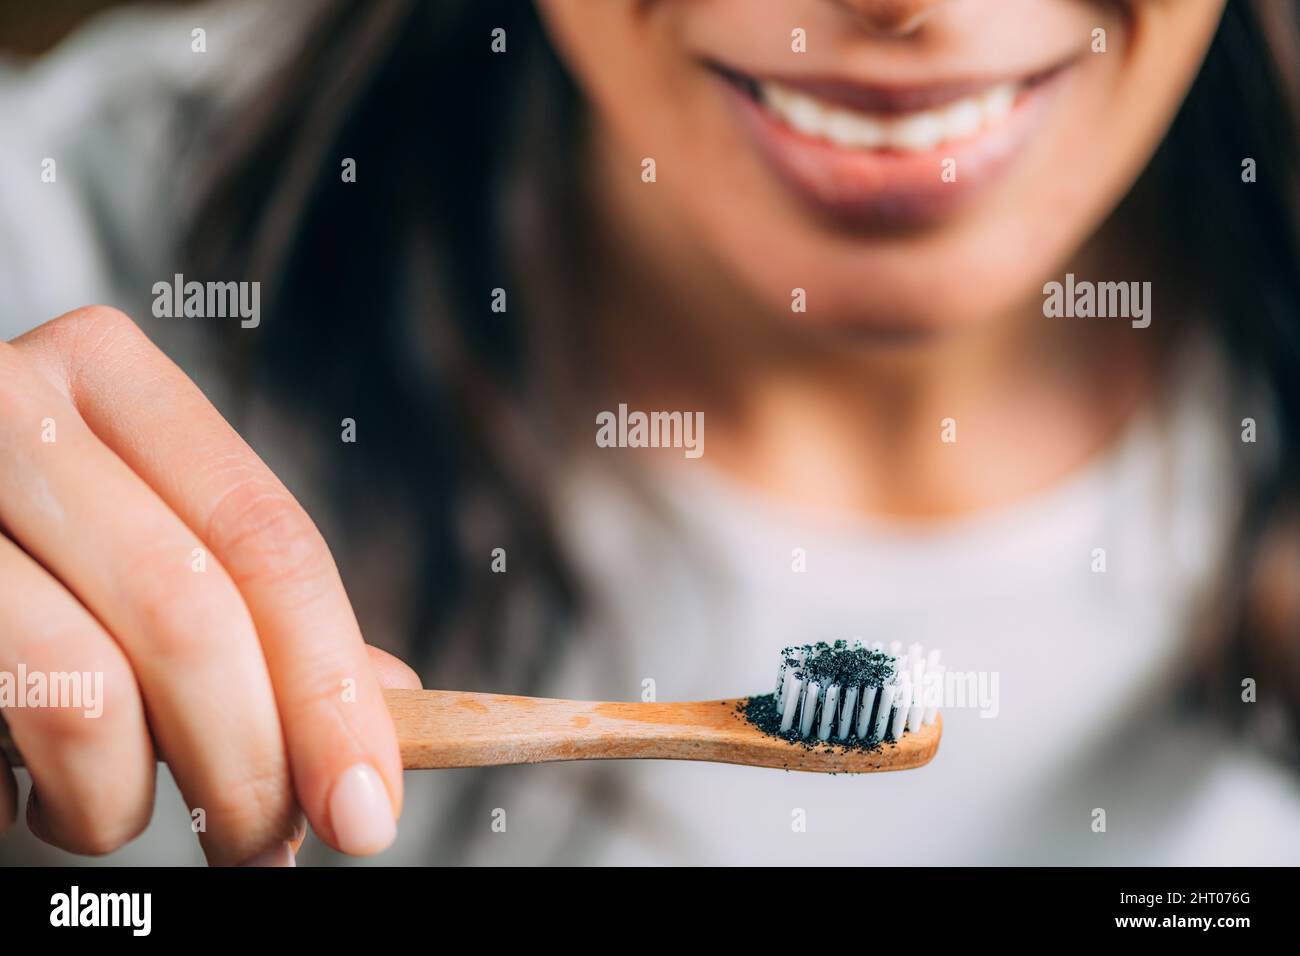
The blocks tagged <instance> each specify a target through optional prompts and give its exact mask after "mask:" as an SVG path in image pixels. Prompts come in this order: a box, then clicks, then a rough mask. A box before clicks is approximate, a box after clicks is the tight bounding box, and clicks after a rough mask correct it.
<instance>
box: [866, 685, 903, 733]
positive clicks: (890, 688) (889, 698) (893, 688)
mask: <svg viewBox="0 0 1300 956" xmlns="http://www.w3.org/2000/svg"><path fill="white" fill-rule="evenodd" d="M897 693H898V685H897V684H886V685H885V686H884V687H882V688H880V707H879V709H878V710H877V712H876V726H875V727H874V728H873V729H872V731H871V736H872V737H874V738H875V739H876V740H882V739H884V736H885V728H886V726H887V725H888V723H889V711H890V708H892V707H893V706H894V695H895V694H897Z"/></svg>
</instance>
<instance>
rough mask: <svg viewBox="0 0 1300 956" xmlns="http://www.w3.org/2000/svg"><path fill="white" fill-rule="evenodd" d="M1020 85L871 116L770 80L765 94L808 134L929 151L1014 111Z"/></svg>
mask: <svg viewBox="0 0 1300 956" xmlns="http://www.w3.org/2000/svg"><path fill="white" fill-rule="evenodd" d="M1018 92H1019V86H1018V84H1015V83H1003V84H1001V85H999V86H994V87H990V88H989V89H987V90H984V91H983V92H981V93H978V94H976V95H974V96H968V97H965V98H964V99H960V100H956V101H954V102H952V103H949V104H948V105H947V106H944V107H942V108H939V109H933V110H918V111H916V112H913V113H898V114H880V113H877V114H868V113H859V112H856V111H853V110H847V109H845V108H843V107H841V106H837V105H834V104H832V103H828V102H826V101H824V100H819V99H817V98H816V97H812V96H809V95H808V94H806V93H801V92H799V91H797V90H794V89H792V88H791V87H788V86H782V85H781V84H779V83H772V82H765V83H763V84H761V85H760V87H759V96H760V98H761V100H762V102H763V103H764V104H765V105H766V106H767V108H768V109H769V110H770V111H771V112H772V113H774V114H775V115H776V116H777V117H779V118H780V119H781V120H782V121H784V122H785V123H786V125H788V126H790V127H791V128H792V129H794V130H797V131H798V132H800V133H803V134H804V135H805V136H814V137H817V138H820V139H825V140H829V141H830V142H832V143H834V144H835V145H837V146H844V147H848V148H850V149H879V148H882V147H888V148H891V149H897V150H903V151H905V152H924V151H926V150H931V149H934V148H935V147H936V146H938V145H939V144H940V143H946V142H950V141H952V140H957V139H966V138H967V137H970V136H973V135H975V134H976V133H978V132H979V131H980V130H982V129H985V128H986V127H989V126H992V125H993V124H994V123H996V122H998V121H999V120H1001V119H1003V118H1004V117H1005V116H1006V115H1007V114H1008V113H1010V112H1011V109H1012V107H1013V106H1014V105H1015V101H1016V94H1017V93H1018Z"/></svg>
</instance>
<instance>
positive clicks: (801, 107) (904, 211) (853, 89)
mask: <svg viewBox="0 0 1300 956" xmlns="http://www.w3.org/2000/svg"><path fill="white" fill-rule="evenodd" d="M1068 65H1069V64H1068V63H1064V64H1061V65H1058V66H1055V67H1052V68H1050V69H1047V70H1043V71H1041V72H1038V73H1035V74H1031V75H1028V76H1025V77H1023V78H1019V79H1005V78H1004V79H999V80H993V81H984V82H976V81H971V82H965V81H963V82H953V83H944V84H934V85H929V86H916V87H906V88H904V87H886V86H872V85H866V84H858V83H852V82H845V81H841V80H827V79H812V80H805V79H789V78H775V77H757V76H749V75H746V74H743V73H740V72H737V71H735V70H732V69H728V68H723V67H717V66H714V70H715V72H716V73H717V74H718V75H719V76H720V77H721V78H722V79H723V80H724V82H725V84H726V86H727V88H728V89H729V100H730V101H731V102H732V105H733V107H734V109H735V111H736V112H737V113H738V115H739V118H740V121H741V126H742V127H743V128H744V130H745V131H746V133H747V134H748V138H749V139H750V141H751V143H752V144H753V145H754V146H755V148H756V150H757V152H758V153H759V155H760V156H761V158H762V159H763V160H764V161H765V162H766V164H767V165H768V166H769V167H771V168H772V169H773V170H774V171H775V172H776V174H777V175H778V177H779V178H780V179H781V180H782V181H783V182H784V183H785V184H786V186H787V187H789V188H790V189H791V190H792V191H793V192H795V193H796V194H797V195H798V196H800V197H801V198H802V199H803V200H804V201H805V202H807V203H809V204H811V205H813V206H815V207H817V208H818V209H819V210H821V211H822V212H825V213H827V214H830V215H832V216H833V217H835V218H836V219H837V220H839V221H841V222H846V223H849V224H852V225H859V226H880V225H885V226H896V225H920V224H925V223H929V222H933V221H935V220H936V219H939V218H943V217H945V216H948V215H950V214H952V213H953V212H955V211H956V210H958V209H959V208H961V207H963V206H964V205H966V204H967V203H968V202H970V200H971V199H972V198H974V197H975V196H977V195H978V194H979V193H981V192H983V191H985V189H986V188H987V187H988V186H989V185H990V184H992V183H993V182H994V181H995V180H996V179H998V178H999V177H1000V175H1001V174H1002V173H1003V172H1005V171H1006V170H1007V169H1008V168H1009V167H1010V166H1011V165H1012V163H1013V162H1014V160H1015V159H1016V157H1017V156H1018V155H1019V154H1020V153H1021V152H1022V151H1023V147H1024V146H1025V145H1026V144H1027V142H1028V140H1029V138H1030V137H1031V135H1032V133H1033V131H1034V130H1035V129H1037V128H1038V126H1039V125H1040V122H1041V120H1042V118H1043V116H1044V115H1045V110H1044V105H1045V103H1046V101H1047V99H1048V94H1049V93H1050V91H1051V88H1052V87H1053V86H1054V85H1055V84H1054V82H1053V81H1054V80H1055V79H1056V78H1057V77H1058V76H1059V75H1060V74H1061V73H1062V72H1064V70H1065V68H1066V67H1067V66H1068ZM945 170H946V171H947V174H945Z"/></svg>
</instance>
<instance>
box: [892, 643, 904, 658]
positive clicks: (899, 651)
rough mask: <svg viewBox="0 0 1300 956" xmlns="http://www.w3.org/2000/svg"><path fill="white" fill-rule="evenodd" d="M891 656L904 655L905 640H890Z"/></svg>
mask: <svg viewBox="0 0 1300 956" xmlns="http://www.w3.org/2000/svg"><path fill="white" fill-rule="evenodd" d="M889 656H890V657H902V656H903V642H902V641H890V642H889Z"/></svg>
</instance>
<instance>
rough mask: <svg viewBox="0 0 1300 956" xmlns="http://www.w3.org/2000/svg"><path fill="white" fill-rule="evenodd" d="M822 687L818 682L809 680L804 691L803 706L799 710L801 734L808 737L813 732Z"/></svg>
mask: <svg viewBox="0 0 1300 956" xmlns="http://www.w3.org/2000/svg"><path fill="white" fill-rule="evenodd" d="M820 695H821V687H820V686H818V684H817V682H816V681H815V680H814V681H809V682H808V686H807V687H805V688H804V691H803V708H802V709H801V710H800V712H799V736H800V737H807V736H808V735H809V734H810V733H812V724H813V715H814V714H816V713H817V701H818V699H819V698H820Z"/></svg>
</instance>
